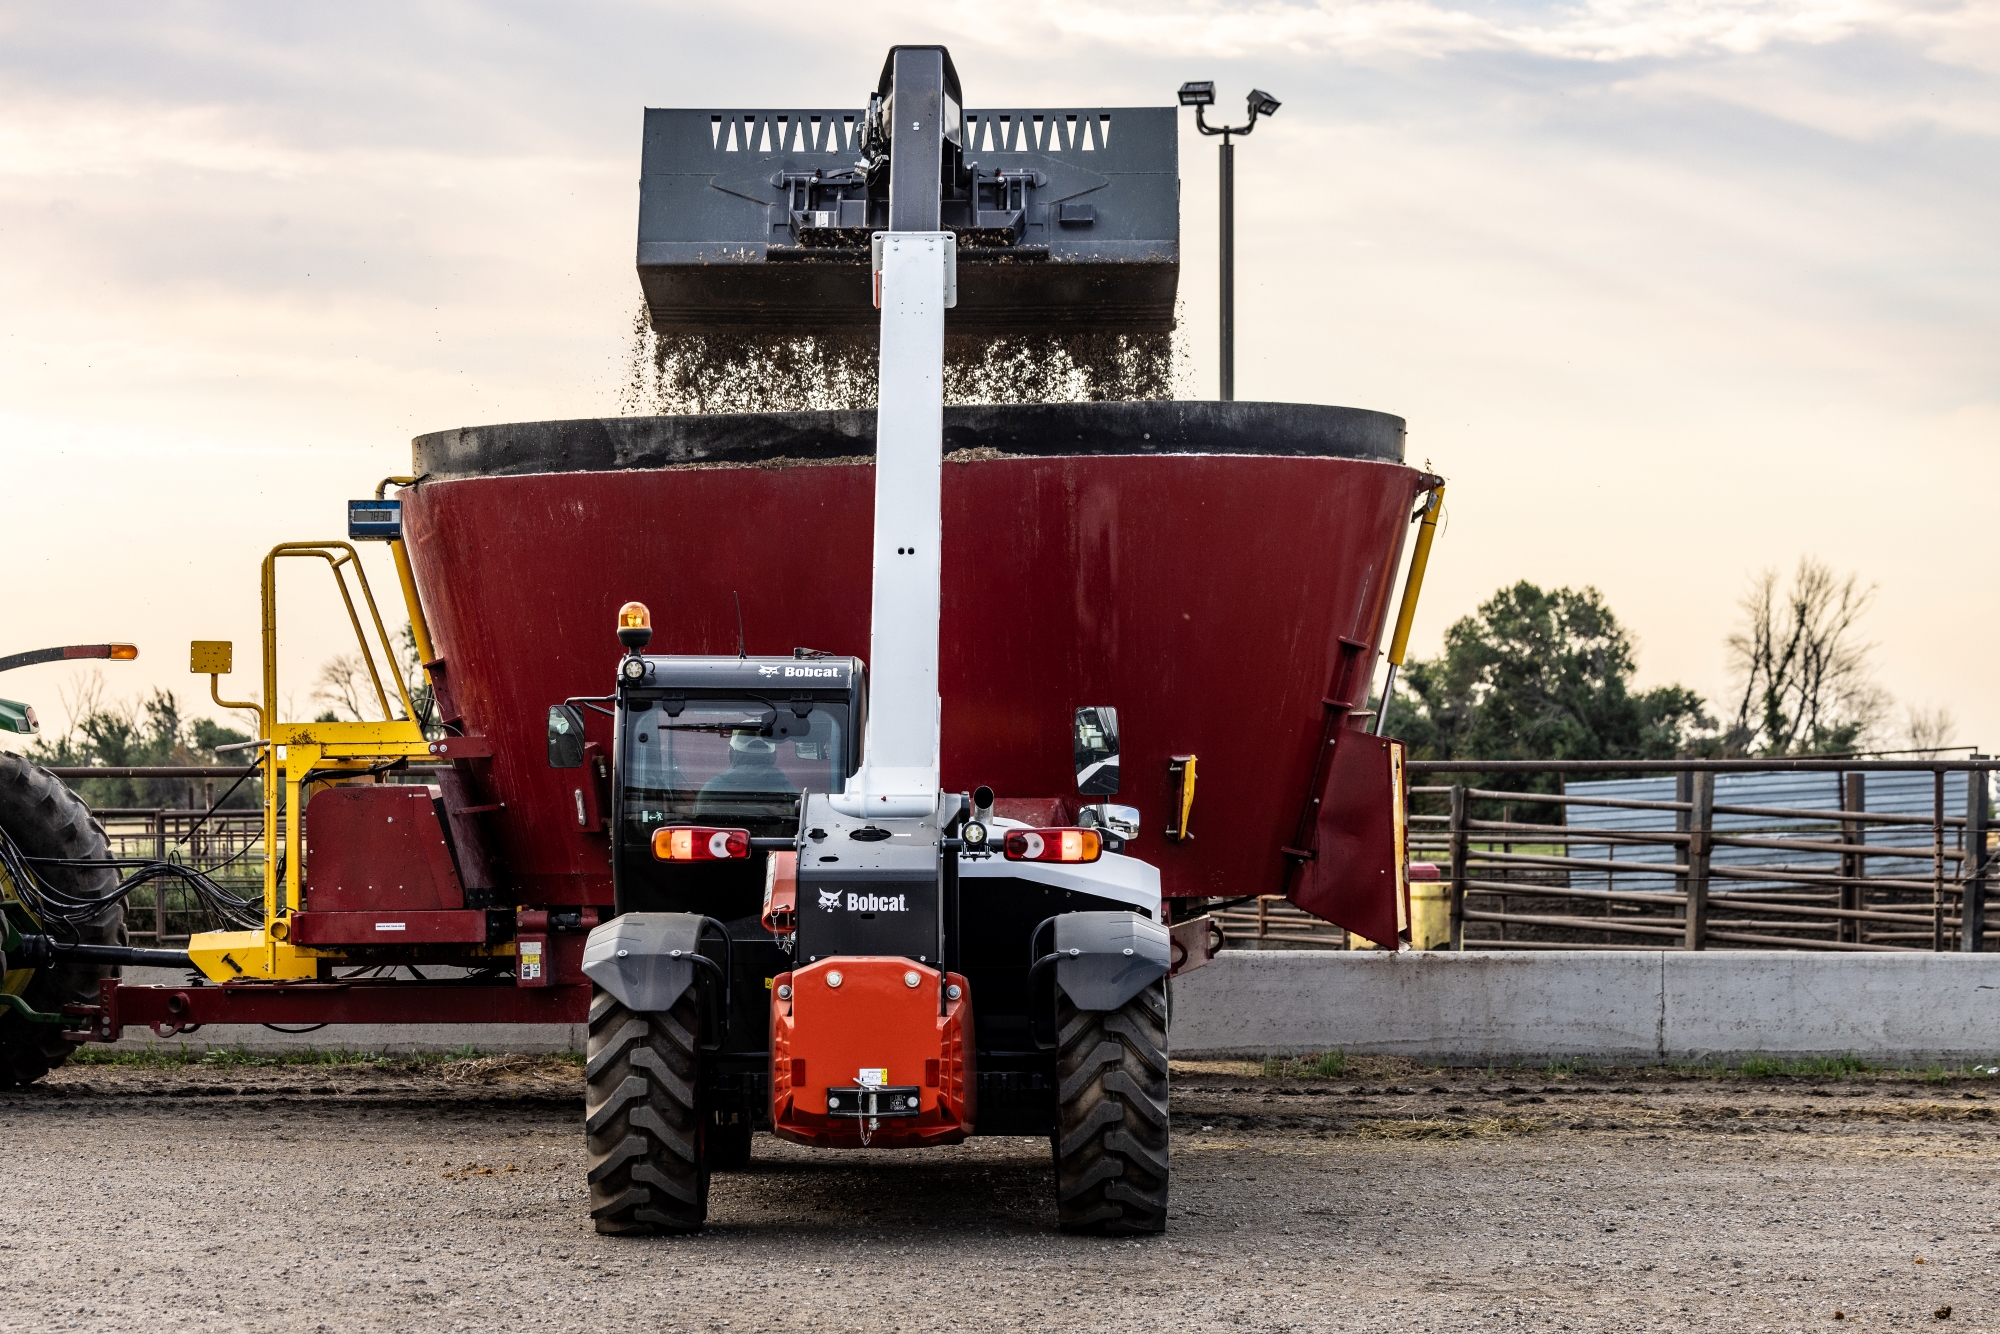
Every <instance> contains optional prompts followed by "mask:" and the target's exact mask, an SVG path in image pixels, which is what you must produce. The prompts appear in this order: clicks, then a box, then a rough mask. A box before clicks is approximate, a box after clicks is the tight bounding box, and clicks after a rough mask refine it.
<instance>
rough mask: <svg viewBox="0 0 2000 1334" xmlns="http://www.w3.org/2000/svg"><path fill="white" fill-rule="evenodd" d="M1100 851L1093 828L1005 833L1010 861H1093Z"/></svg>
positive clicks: (1010, 831)
mask: <svg viewBox="0 0 2000 1334" xmlns="http://www.w3.org/2000/svg"><path fill="white" fill-rule="evenodd" d="M1103 853H1104V839H1103V837H1102V836H1100V835H1099V834H1098V832H1097V831H1096V830H1095V829H1013V830H1009V831H1008V833H1007V860H1008V861H1010V862H1094V861H1096V860H1097V859H1098V857H1100V856H1102V855H1103Z"/></svg>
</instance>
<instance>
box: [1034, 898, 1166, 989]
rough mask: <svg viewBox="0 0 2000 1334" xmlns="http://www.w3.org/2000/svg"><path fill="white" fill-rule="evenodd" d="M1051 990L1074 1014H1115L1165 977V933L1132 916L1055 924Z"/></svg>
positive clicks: (1079, 917)
mask: <svg viewBox="0 0 2000 1334" xmlns="http://www.w3.org/2000/svg"><path fill="white" fill-rule="evenodd" d="M1055 934H1056V948H1055V952H1056V956H1057V957H1056V985H1057V986H1059V987H1061V988H1062V989H1063V994H1064V995H1066V996H1068V997H1069V999H1070V1003H1071V1004H1072V1005H1074V1006H1076V1008H1077V1009H1079V1010H1100V1011H1102V1010H1115V1009H1117V1008H1118V1007H1119V1006H1121V1005H1123V1004H1124V1003H1125V1002H1126V1001H1128V1000H1131V999H1132V998H1133V997H1134V996H1136V995H1138V994H1139V993H1140V992H1141V991H1144V990H1145V989H1146V988H1147V987H1149V986H1151V985H1152V984H1153V983H1155V982H1157V981H1159V980H1160V979H1161V978H1163V977H1165V976H1166V975H1167V967H1168V965H1169V964H1170V963H1171V962H1172V955H1171V945H1170V944H1169V937H1168V934H1167V928H1166V927H1164V926H1162V925H1161V924H1160V923H1158V922H1155V921H1153V920H1152V919H1151V918H1148V917H1141V916H1140V915H1139V914H1138V913H1132V912H1072V913H1064V914H1063V915H1062V916H1060V917H1058V918H1056V922H1055Z"/></svg>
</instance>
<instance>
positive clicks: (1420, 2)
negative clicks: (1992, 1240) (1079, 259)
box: [0, 0, 2000, 748]
mask: <svg viewBox="0 0 2000 1334" xmlns="http://www.w3.org/2000/svg"><path fill="white" fill-rule="evenodd" d="M917 11H918V7H916V6H889V5H883V4H879V3H871V2H870V0H855V2H854V3H849V4H846V5H842V6H840V7H838V9H837V11H836V10H830V9H828V8H826V7H824V6H813V5H715V4H707V5H692V4H672V3H656V4H643V3H576V2H572V3H568V4H564V5H561V6H555V5H546V6H531V5H524V4H514V5H508V4H486V5H470V4H452V3H428V4H426V3H410V2H409V0H400V2H399V3H395V4H368V3H357V2H356V0H348V2H347V3H343V4H340V5H271V4H266V3H258V4H247V3H246V4H235V5H231V4H175V3H164V2H155V3H147V4H117V3H100V4H93V5H88V6H82V5H44V4H30V3H25V2H18V0H17V2H14V3H6V4H0V458H4V460H5V465H6V467H5V474H4V483H5V488H6V490H5V494H6V499H7V502H8V504H7V525H8V530H9V531H8V537H9V540H8V543H7V549H8V552H9V555H10V558H11V559H10V561H9V567H10V568H9V575H10V578H9V580H8V584H9V587H8V599H7V603H8V610H7V614H6V618H5V625H6V630H5V635H4V639H5V640H6V641H7V643H6V651H11V650H12V649H15V648H25V647H31V646H38V645H41V644H44V643H53V642H62V641H66V640H75V639H89V638H105V637H114V636H115V637H119V638H130V639H135V640H137V641H138V642H139V643H141V644H142V646H143V648H144V653H145V656H144V657H143V658H142V659H141V661H140V662H138V663H136V664H133V665H131V666H129V667H123V666H121V667H115V668H111V669H107V672H106V676H107V683H108V685H109V686H110V688H111V690H112V691H113V693H136V692H137V691H138V690H139V689H140V688H141V687H143V686H148V685H152V684H155V683H158V684H165V685H168V686H171V687H174V688H177V689H181V690H187V689H188V687H190V686H191V685H193V684H195V683H194V682H193V681H192V680H191V679H190V678H189V677H188V676H187V675H186V674H185V672H184V670H183V669H184V668H185V665H186V658H185V656H184V654H185V645H186V642H187V641H188V640H189V639H190V638H195V637H200V638H210V637H213V638H223V637H230V638H234V639H235V640H236V641H237V642H238V644H239V645H240V646H242V648H243V650H244V651H243V653H242V654H240V655H239V661H241V662H244V663H246V664H253V663H254V651H253V649H252V645H253V644H254V641H255V636H256V605H257V604H256V597H257V594H256V571H257V562H258V560H259V558H260V557H261V555H262V553H263V551H264V550H265V549H266V548H267V547H269V546H270V545H271V544H272V543H273V542H274V541H278V540H283V539H288V538H296V537H301V536H329V535H335V534H338V533H339V532H340V530H341V519H342V511H341V505H340V502H341V501H342V500H343V499H344V498H346V497H348V496H350V495H360V494H365V493H366V492H367V490H368V489H370V488H372V486H373V484H374V482H375V481H376V480H377V479H378V478H380V477H382V476H384V475H387V474H391V473H397V472H401V471H404V470H405V469H406V468H407V466H408V462H409V445H408V442H409V439H410V437H411V436H412V435H415V434H417V433H419V432H422V431H428V430H436V429H440V428H444V427H450V426H457V425H464V424H469V423H475V422H489V421H507V420H520V419H536V418H549V417H576V416H591V415H599V414H605V413H611V412H614V411H616V410H617V404H618V398H619V388H620V385H621V382H622V381H623V379H624V376H625V373H626V369H627V366H628V364H629V359H630V352H631V327H632V317H633V313H634V309H635V307H636V305H637V284H636V281H635V279H634V277H633V273H632V250H633V233H634V226H635V213H636V199H637V178H638V169H639V144H640V117H641V109H642V108H643V107H645V106H649V105H650V106H675V105H690V106H715V107H730V106H746V107H747V106H777V105H796V106H807V105H811V106H822V105H844V104H849V103H858V102H859V101H860V100H861V99H862V97H863V95H864V94H865V92H866V90H867V88H868V87H869V86H871V84H872V81H873V79H874V76H875V73H876V72H877V70H878V69H879V68H880V63H881V59H882V53H883V51H884V49H885V48H886V47H887V46H889V45H890V44H891V43H893V42H939V41H941V42H945V43H947V44H949V45H950V47H951V48H952V52H953V56H954V59H955V62H956V64H957V67H958V69H959V71H960V73H961V75H962V78H963V80H964V83H965V87H966V91H967V100H968V102H969V103H971V104H972V105H974V106H977V105H980V104H981V103H982V102H985V101H989V100H990V101H998V102H1011V103H1014V104H1016V105H1020V104H1023V103H1032V102H1038V101H1046V102H1049V103H1061V104H1069V105H1082V104H1090V103H1101V104H1104V105H1112V106H1117V105H1135V104H1159V103H1163V102H1166V101H1169V100H1170V99H1171V94H1172V91H1173V89H1174V88H1175V87H1176V86H1177V85H1178V84H1179V83H1180V82H1181V81H1182V80H1184V79H1190V78H1212V79H1215V80H1216V81H1217V82H1218V84H1219V87H1220V90H1221V92H1222V95H1223V98H1224V100H1225V103H1230V102H1233V100H1234V99H1235V98H1236V97H1239V96H1241V94H1242V93H1243V92H1244V91H1247V89H1248V88H1249V87H1250V86H1252V85H1253V84H1254V85H1257V86H1260V87H1263V88H1266V89H1269V90H1270V91H1271V92H1272V93H1274V94H1276V95H1277V96H1278V97H1279V98H1281V99H1282V100H1283V102H1284V107H1283V110H1282V111H1281V112H1280V113H1279V115H1278V116H1277V117H1276V118H1275V119H1274V120H1272V121H1270V122H1268V123H1266V124H1263V125H1260V126H1259V128H1258V130H1257V132H1256V135H1255V137H1254V138H1253V139H1251V140H1250V141H1249V142H1248V143H1246V144H1245V145H1244V146H1243V148H1242V149H1241V150H1240V151H1239V154H1238V176H1239V181H1238V196H1239V198H1238V206H1237V207H1238V224H1237V225H1238V235H1239V278H1238V283H1239V298H1238V301H1239V308H1238V328H1239V333H1238V359H1239V364H1238V371H1237V376H1238V395H1239V397H1243V398H1270V399H1288V400H1298V401H1307V402H1323V403H1339V404H1349V405H1354V406H1361V407H1370V408H1377V409H1381V410H1385V411H1389V412H1394V413H1397V414H1399V415H1402V416H1404V417H1406V418H1407V419H1408V420H1409V423H1410V456H1411V460H1412V461H1413V462H1417V463H1422V462H1424V461H1426V460H1428V461H1429V463H1430V464H1431V466H1432V467H1433V468H1435V469H1436V470H1437V471H1440V472H1443V473H1445V474H1447V475H1448V476H1449V477H1450V479H1451V519H1450V525H1449V530H1448V531H1447V533H1446V534H1445V536H1444V537H1443V539H1442V540H1441V543H1440V546H1439V550H1438V554H1437V557H1436V559H1435V562H1434V564H1433V570H1434V574H1433V578H1432V584H1431V588H1430V591H1429V595H1428V597H1427V599H1426V604H1425V607H1424V610H1423V613H1422V615H1421V616H1420V618H1419V626H1418V649H1419V651H1429V650H1431V649H1434V648H1435V646H1436V644H1437V641H1438V636H1439V635H1440V634H1441V632H1442V630H1443V627H1444V626H1445V624H1446V623H1447V622H1448V621H1449V620H1450V619H1452V618H1454V617H1456V616H1458V615H1460V614H1463V613H1464V612H1466V611H1469V610H1470V609H1471V608H1472V607H1473V606H1475V605H1476V604H1477V602H1478V601H1479V600H1480V599H1481V598H1483V597H1484V596H1485V595H1487V594H1488V593H1490V592H1491V591H1492V590H1493V589H1494V588H1495V587H1497V586H1499V585H1500V584H1502V583H1506V582H1511V581H1512V580H1515V579H1518V578H1527V579H1532V580H1535V581H1538V582H1541V583H1544V584H1573V585H1580V584H1586V583H1588V584H1594V585H1596V586H1597V587H1599V588H1600V589H1602V590H1603V591H1604V593H1605V595H1606V596H1607V597H1608V599H1609V600H1610V602H1611V605H1612V606H1613V607H1614V609H1615V610H1616V611H1617V612H1618V613H1619V615H1620V616H1621V617H1622V618H1623V619H1624V620H1625V621H1626V622H1627V623H1628V624H1629V625H1630V626H1631V627H1632V628H1633V629H1634V630H1635V631H1636V632H1637V634H1638V635H1639V637H1640V640H1641V664H1642V672H1641V677H1642V681H1644V682H1645V683H1648V684H1652V683H1659V682H1664V681H1669V680H1677V681H1681V682H1684V683H1685V684H1688V685H1690V686H1693V687H1695V688H1697V689H1699V690H1702V691H1703V692H1705V693H1707V694H1709V695H1710V696H1711V697H1718V696H1723V695H1726V693H1727V687H1728V674H1727V668H1726V663H1725V660H1724V655H1723V646H1722V641H1723V637H1724V636H1725V635H1726V634H1727V633H1728V631H1729V629H1730V627H1731V624H1732V621H1733V620H1734V617H1735V603H1736V600H1737V598H1738V596H1739V595H1740V593H1741V591H1742V589H1743V586H1744V583H1745V581H1746V579H1747V578H1748V577H1749V575H1750V574H1751V573H1752V572H1754V571H1756V570H1758V569H1760V568H1763V567H1766V566H1773V565H1776V566H1789V565H1791V564H1792V563H1794V562H1795V561H1796V560H1797V559H1798V558H1799V557H1800V556H1801V555H1802V554H1807V553H1811V554H1815V555H1818V556H1820V557H1822V558H1824V559H1826V560H1827V561H1829V562H1830V563H1832V564H1833V565H1834V566H1835V567H1836V568H1838V569H1841V570H1844V571H1854V572H1857V573H1858V574H1860V575H1861V576H1862V578H1863V579H1864V580H1865V581H1867V582H1870V583H1873V584H1875V585H1878V586H1879V601H1878V603H1877V605H1876V608H1875V610H1874V612H1873V613H1872V615H1871V617H1870V620H1869V625H1868V629H1869V632H1870V634H1871V635H1872V636H1873V637H1874V638H1875V639H1876V640H1877V641H1878V642H1879V644H1880V652H1879V660H1880V665H1881V675H1882V684H1883V685H1884V686H1886V687H1887V688H1888V689H1889V690H1890V691H1891V692H1893V693H1894V695H1895V696H1896V698H1897V699H1898V700H1899V701H1901V702H1904V703H1908V704H1916V705H1924V706H1936V705H1947V706H1949V707H1950V708H1951V709H1952V710H1953V711H1954V713H1955V714H1956V716H1957V718H1958V721H1959V724H1960V726H1959V735H1958V738H1957V739H1959V740H1961V741H1965V742H1981V743H1984V744H1985V745H1986V746H1988V747H1989V748H1990V747H1992V746H1996V745H2000V701H1996V700H1995V699H1994V692H1993V690H1992V689H1991V688H1990V681H1991V677H1992V671H1991V664H1992V663H1993V661H1994V660H1995V656H1996V650H2000V628H1996V627H2000V616H1996V614H1995V610H1996V609H1995V606H1994V600H1993V598H1992V596H1991V592H1990V587H1991V582H1990V572H1991V571H1992V570H1993V569H1994V568H1995V561H1994V560H1993V558H1992V556H1991V548H1990V545H1989V539H1987V538H1986V537H1985V534H1986V532H1987V530H1988V529H1989V527H1990V525H1991V522H1992V520H1991V515H1992V513H1993V499H1992V498H1993V497H1994V495H1995V491H1996V483H2000V247H1996V241H1995V238H1996V237H2000V151H1996V149H2000V77H1996V76H2000V3H1996V0H1974V2H1972V3H1965V2H1963V0H1934V2H1928V3H1926V2H1922V0H1664V2H1662V3H1646V2H1645V0H1582V2H1581V3H1574V4H1561V5H1557V4H1539V3H1528V2H1526V0H1519V2H1509V0H1503V2H1501V3H1481V4H1456V3H1445V2H1444V0H1373V2H1370V0H1356V2H1351V3H1343V2H1341V0H1325V2H1324V3H1319V4H1311V3H1261V4H1236V5H1231V4H1221V3H1212V4H1200V3H1193V4H1173V3H1167V2H1164V0H1148V2H1147V3H1139V2H1138V0H1063V2H1062V3H1038V2H1037V0H1022V2H1020V3H1015V4H1008V5H993V4H971V3H951V2H949V0H947V2H945V3H939V4H934V5H930V6H926V7H923V8H922V10H921V14H922V17H911V16H910V15H911V14H914V13H916V12H917ZM1184 128H1186V129H1187V131H1188V132H1187V134H1186V135H1185V136H1184V138H1183V141H1182V154H1183V174H1184V178H1185V186H1184V212H1183V218H1184V229H1185V233H1184V234H1185V243H1186V244H1185V258H1186V265H1185V268H1184V271H1183V292H1184V295H1185V305H1186V312H1187V321H1188V325H1187V327H1188V330H1189V335H1190V351H1191V354H1192V366H1193V371H1194V375H1195V387H1196V391H1197V392H1199V393H1204V394H1206V393H1212V392H1213V386H1214V371H1215V365H1214V337H1213V333H1212V330H1213V328H1214V320H1215V305H1214V286H1215V282H1214V275H1215V246H1214V225H1213V219H1214V211H1215V198H1214V158H1213V148H1212V146H1211V143H1210V141H1204V140H1201V139H1199V138H1198V137H1197V136H1195V135H1194V134H1193V132H1192V127H1191V126H1186V127H1184ZM378 574H381V575H386V568H385V566H384V567H378ZM296 605H297V606H298V607H299V609H300V615H301V617H303V616H304V615H305V614H306V613H307V612H308V611H311V610H312V609H313V604H312V603H311V600H310V598H309V597H308V596H307V595H304V594H301V595H300V596H299V599H298V602H297V604H296ZM321 610H325V611H331V610H332V609H331V608H322V609H321ZM322 624H324V625H325V626H326V629H327V631H328V633H325V634H322V633H321V632H319V631H317V630H308V629H306V628H304V626H303V623H302V622H301V628H300V629H299V630H298V631H297V632H296V633H295V634H293V635H291V636H289V637H288V638H287V640H286V642H285V645H284V656H285V667H284V671H285V673H286V675H285V678H284V681H283V683H282V684H281V693H287V694H292V695H293V696H294V698H295V703H296V704H297V706H298V707H301V708H303V707H304V706H305V704H306V703H307V702H308V697H309V695H310V691H311V686H310V680H309V678H310V675H311V671H312V668H313V667H314V666H315V665H316V664H317V662H319V661H320V660H321V659H323V658H324V657H325V656H326V654H327V653H329V652H331V651H333V650H334V648H336V647H337V646H338V645H337V642H336V640H335V639H334V637H333V636H332V634H331V633H330V631H331V630H333V629H335V628H337V626H336V625H335V624H334V623H333V622H331V621H323V622H322ZM250 670H251V671H254V667H251V668H250ZM73 675H74V674H73V672H71V671H69V670H65V669H62V668H37V669H32V670H28V671H22V672H17V673H13V674H10V675H9V676H8V677H7V678H6V680H5V683H4V685H5V693H6V694H8V695H9V696H12V697H16V698H22V697H25V698H29V699H33V700H35V701H37V702H38V703H39V704H41V705H42V706H43V707H44V709H45V711H46V713H47V714H48V715H49V717H50V720H51V721H52V722H53V723H55V724H57V725H60V723H61V720H62V716H63V715H62V705H61V697H62V695H63V694H64V692H65V691H67V690H73V688H74V681H73ZM238 679H239V680H240V681H243V682H244V685H245V687H246V688H247V687H248V685H249V684H250V679H249V678H247V677H246V676H245V675H244V674H242V673H239V677H238Z"/></svg>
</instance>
